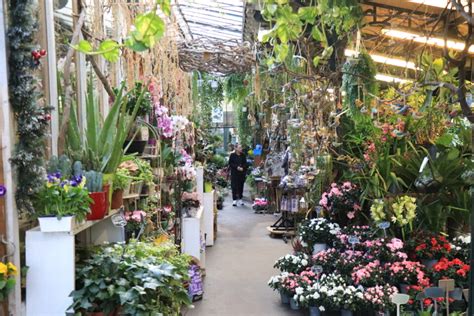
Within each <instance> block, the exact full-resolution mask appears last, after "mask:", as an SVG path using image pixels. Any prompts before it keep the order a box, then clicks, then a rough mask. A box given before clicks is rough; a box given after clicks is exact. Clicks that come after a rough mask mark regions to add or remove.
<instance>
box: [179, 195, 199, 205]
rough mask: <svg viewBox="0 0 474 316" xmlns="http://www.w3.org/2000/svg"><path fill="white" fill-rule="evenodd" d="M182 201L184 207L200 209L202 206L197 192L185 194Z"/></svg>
mask: <svg viewBox="0 0 474 316" xmlns="http://www.w3.org/2000/svg"><path fill="white" fill-rule="evenodd" d="M181 200H182V205H183V207H199V205H201V202H200V199H199V195H198V194H197V192H183V193H182V195H181Z"/></svg>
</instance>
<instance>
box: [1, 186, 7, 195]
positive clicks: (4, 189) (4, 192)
mask: <svg viewBox="0 0 474 316" xmlns="http://www.w3.org/2000/svg"><path fill="white" fill-rule="evenodd" d="M5 194H7V188H5V186H4V185H1V184H0V196H5Z"/></svg>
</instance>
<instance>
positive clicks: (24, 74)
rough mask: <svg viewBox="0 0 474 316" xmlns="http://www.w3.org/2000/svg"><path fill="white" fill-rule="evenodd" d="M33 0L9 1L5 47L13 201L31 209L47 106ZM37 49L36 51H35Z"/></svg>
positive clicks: (39, 173) (41, 159) (38, 181)
mask: <svg viewBox="0 0 474 316" xmlns="http://www.w3.org/2000/svg"><path fill="white" fill-rule="evenodd" d="M36 3H37V2H36V1H34V0H12V1H9V7H8V12H9V21H10V25H9V28H8V48H9V58H8V66H9V88H10V89H9V93H10V104H11V106H12V108H13V113H14V115H15V119H16V125H17V143H16V147H15V152H14V153H13V157H12V159H11V162H12V164H13V165H14V166H15V171H16V176H17V191H16V202H17V206H18V208H19V210H20V211H27V212H30V213H32V212H34V209H33V205H32V202H31V200H32V197H33V196H34V194H35V193H36V192H38V190H39V189H40V188H41V187H42V185H43V182H42V179H43V177H44V172H45V171H44V165H43V162H44V160H45V157H44V154H45V153H44V142H45V136H46V133H47V127H48V125H49V121H50V114H49V112H50V108H49V107H44V106H41V105H40V104H39V102H38V100H39V98H40V96H41V95H40V93H39V92H38V91H37V78H36V76H35V74H34V71H35V70H36V69H37V68H38V66H39V64H40V63H39V60H40V58H41V56H44V54H45V52H44V51H43V50H38V47H37V44H36V40H35V35H36V30H37V29H38V25H37V18H36V12H37V7H36ZM40 51H41V53H42V54H41V53H40V55H38V53H39V52H40Z"/></svg>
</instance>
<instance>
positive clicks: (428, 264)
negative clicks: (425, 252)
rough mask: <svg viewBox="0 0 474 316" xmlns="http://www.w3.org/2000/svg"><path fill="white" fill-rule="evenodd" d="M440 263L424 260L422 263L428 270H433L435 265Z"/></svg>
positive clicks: (434, 260)
mask: <svg viewBox="0 0 474 316" xmlns="http://www.w3.org/2000/svg"><path fill="white" fill-rule="evenodd" d="M437 262H438V260H436V259H424V260H421V263H422V264H423V265H424V266H425V267H426V268H427V269H433V267H434V265H435V264H436V263H437Z"/></svg>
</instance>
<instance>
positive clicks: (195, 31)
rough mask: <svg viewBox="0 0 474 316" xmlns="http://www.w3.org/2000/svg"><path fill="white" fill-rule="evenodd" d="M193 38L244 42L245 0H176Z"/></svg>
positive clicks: (187, 29) (187, 30)
mask: <svg viewBox="0 0 474 316" xmlns="http://www.w3.org/2000/svg"><path fill="white" fill-rule="evenodd" d="M175 3H176V6H177V8H178V11H179V14H181V16H182V18H183V20H184V22H185V23H186V29H183V32H188V33H189V34H188V35H190V36H191V37H192V39H195V40H197V39H203V38H204V39H210V40H217V41H238V42H242V38H243V28H244V27H243V25H244V11H245V3H244V0H176V1H175Z"/></svg>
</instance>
